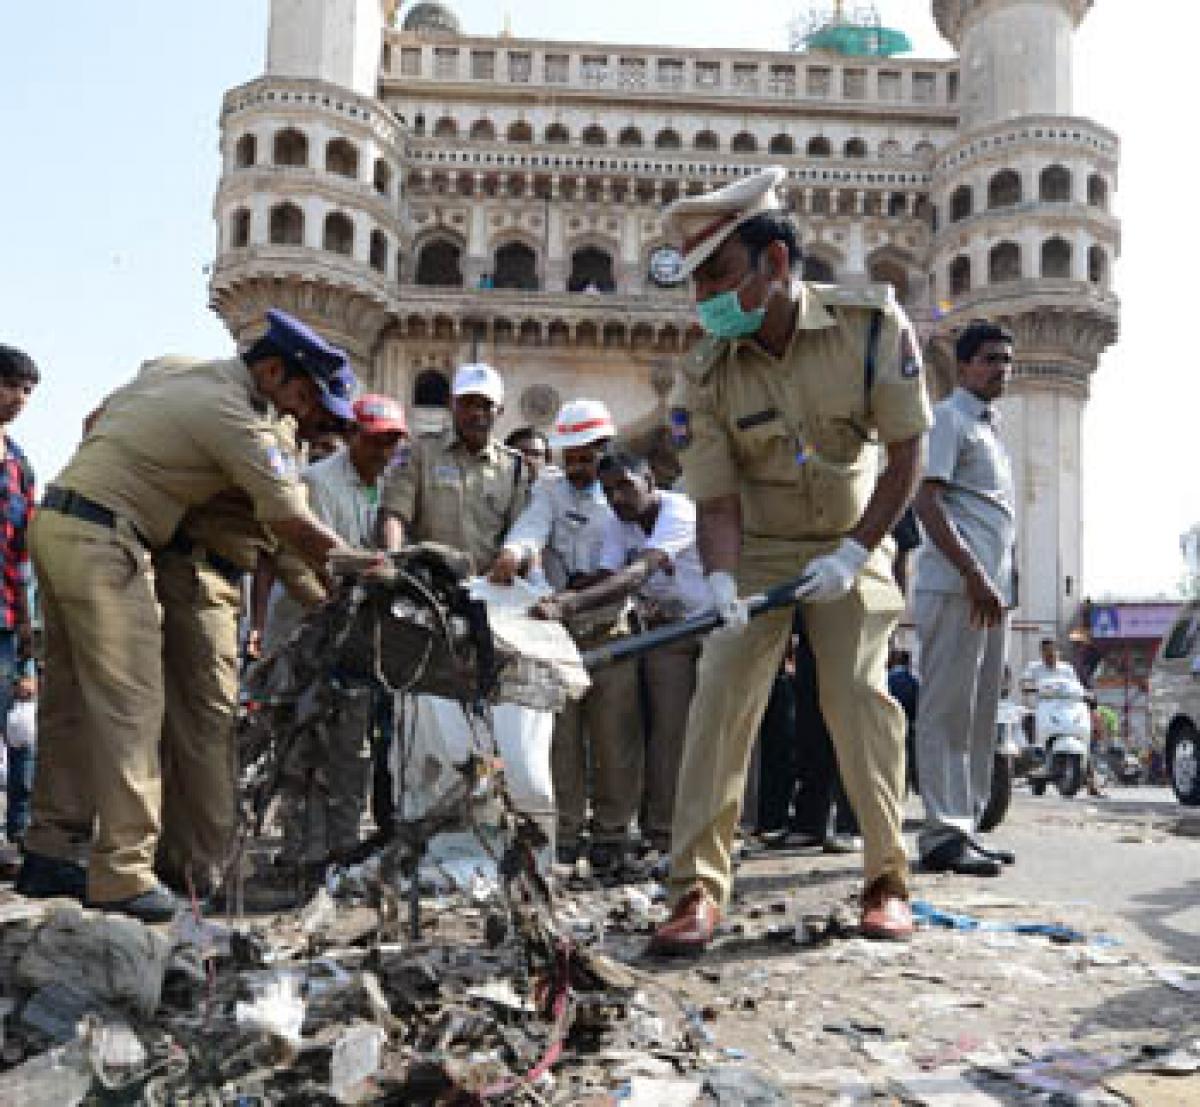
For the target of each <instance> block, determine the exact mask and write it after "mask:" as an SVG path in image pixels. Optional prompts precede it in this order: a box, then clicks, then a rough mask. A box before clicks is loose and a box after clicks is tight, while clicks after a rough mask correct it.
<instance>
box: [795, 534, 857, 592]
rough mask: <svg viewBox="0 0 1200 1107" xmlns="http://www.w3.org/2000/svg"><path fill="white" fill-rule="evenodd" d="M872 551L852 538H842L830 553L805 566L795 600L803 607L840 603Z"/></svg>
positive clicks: (814, 559)
mask: <svg viewBox="0 0 1200 1107" xmlns="http://www.w3.org/2000/svg"><path fill="white" fill-rule="evenodd" d="M870 556H871V551H870V550H867V549H864V548H863V547H862V546H860V545H859V544H858V543H857V542H855V541H854V539H853V538H843V539H842V541H841V545H839V546H838V548H837V549H836V550H834V551H833V553H827V554H822V555H821V556H820V557H814V558H813V559H812V561H810V562H809V563H808V570H807V571H806V572H805V574H804V580H803V581H801V583H800V586H799V587H798V588H797V589H796V599H798V600H804V601H805V602H806V603H831V602H832V601H833V600H840V599H841V598H842V597H843V596H844V595H845V594H846V593H847V592H849V591H850V589H851V588H853V587H854V582H855V581H856V580H857V579H858V574H859V573H861V572H862V569H863V566H864V565H865V564H866V563H867V558H868V557H870Z"/></svg>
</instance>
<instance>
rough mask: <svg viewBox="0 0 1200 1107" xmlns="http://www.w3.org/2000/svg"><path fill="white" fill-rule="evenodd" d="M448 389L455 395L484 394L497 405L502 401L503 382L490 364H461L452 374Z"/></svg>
mask: <svg viewBox="0 0 1200 1107" xmlns="http://www.w3.org/2000/svg"><path fill="white" fill-rule="evenodd" d="M450 391H451V392H452V393H453V394H454V395H455V396H486V397H487V398H488V399H489V400H491V401H492V403H494V404H495V405H496V406H497V407H499V406H500V405H501V404H502V403H504V382H503V381H502V380H501V379H500V374H499V373H497V372H496V370H495V369H493V368H492V367H491V366H490V365H484V363H483V362H482V361H481V362H477V363H476V364H475V365H462V366H460V367H459V369H458V372H457V373H455V374H454V384H453V385H452V386H451V389H450Z"/></svg>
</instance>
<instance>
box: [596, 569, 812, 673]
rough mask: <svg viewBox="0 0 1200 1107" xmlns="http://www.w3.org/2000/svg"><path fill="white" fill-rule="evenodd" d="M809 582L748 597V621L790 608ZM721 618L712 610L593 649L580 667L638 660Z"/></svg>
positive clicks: (711, 627)
mask: <svg viewBox="0 0 1200 1107" xmlns="http://www.w3.org/2000/svg"><path fill="white" fill-rule="evenodd" d="M807 579H808V575H807V574H805V575H803V576H799V577H796V578H795V579H793V580H785V581H783V582H782V583H780V584H776V585H773V586H772V587H771V588H768V589H767V590H766V591H765V592H759V593H757V594H755V595H753V596H750V597H748V598H747V601H746V603H747V608H748V614H749V616H750V618H751V619H755V618H757V617H758V616H759V615H765V614H766V613H767V612H768V611H777V610H779V609H780V608H781V607H790V606H792V605H793V604H795V603H796V589H797V588H799V587H800V585H801V584H802V583H803V582H804V581H805V580H807ZM721 625H722V624H721V616H720V615H718V614H717V613H716V612H715V611H705V612H702V613H701V614H699V615H693V616H692V617H691V618H690V619H683V620H681V621H680V622H678V623H670V624H668V625H667V626H665V627H658V628H657V629H655V630H648V631H646V632H645V633H643V634H632V635H630V636H629V637H628V638H617V639H615V640H614V641H612V642H610V643H608V644H607V645H604V646H596V647H595V648H594V649H590V650H586V651H584V653H583V654H582V659H583V667H584V668H585V669H587V670H588V671H589V672H591V671H592V670H593V669H600V668H603V667H604V666H605V665H615V664H616V663H617V662H618V661H624V660H625V659H626V658H628V657H640V656H641V655H642V654H644V653H649V652H650V651H651V650H657V649H661V648H662V647H663V646H669V645H672V644H673V643H675V642H682V641H684V640H685V639H688V638H697V637H699V636H700V635H702V634H707V633H708V632H709V631H712V630H716V629H717V627H719V626H721Z"/></svg>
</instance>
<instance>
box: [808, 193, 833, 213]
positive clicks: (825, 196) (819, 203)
mask: <svg viewBox="0 0 1200 1107" xmlns="http://www.w3.org/2000/svg"><path fill="white" fill-rule="evenodd" d="M829 211H830V201H829V189H827V188H818V189H817V190H816V191H815V192H814V193H813V194H812V213H813V215H828V214H829Z"/></svg>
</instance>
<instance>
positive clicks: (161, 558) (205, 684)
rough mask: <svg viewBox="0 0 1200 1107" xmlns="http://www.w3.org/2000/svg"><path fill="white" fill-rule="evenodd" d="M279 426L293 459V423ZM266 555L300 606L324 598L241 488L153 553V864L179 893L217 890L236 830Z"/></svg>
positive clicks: (199, 510)
mask: <svg viewBox="0 0 1200 1107" xmlns="http://www.w3.org/2000/svg"><path fill="white" fill-rule="evenodd" d="M275 429H276V432H277V434H278V440H279V445H280V448H281V449H283V450H284V451H286V454H285V456H286V457H287V458H289V459H294V458H295V456H296V447H297V444H296V440H295V435H294V433H293V430H292V427H291V422H290V420H281V421H279V422H277V423H276V424H275ZM264 561H265V562H268V563H269V564H271V565H272V566H273V568H274V571H275V573H276V575H278V576H279V578H280V579H281V580H282V581H283V583H284V586H285V587H286V588H287V589H288V593H289V595H291V596H292V597H293V598H294V599H295V601H296V602H297V603H298V604H300V605H302V606H303V607H305V608H309V607H313V606H315V605H317V604H319V603H321V602H322V601H323V600H324V598H325V588H324V586H323V585H322V584H321V581H320V578H319V577H318V576H317V574H316V573H315V572H313V571H312V569H310V568H309V567H308V566H306V565H305V564H304V563H303V561H302V560H301V559H299V558H298V557H296V556H295V555H294V554H291V553H290V552H289V551H286V550H284V549H283V547H282V545H281V543H280V542H279V540H278V538H277V537H276V536H275V535H274V534H273V533H272V532H271V530H270V528H268V527H266V526H264V525H263V524H262V523H260V522H258V520H257V519H255V517H254V504H253V503H252V502H251V500H250V498H249V497H248V496H247V495H246V494H245V493H244V492H242V491H240V490H232V489H231V490H229V491H226V492H222V493H219V494H218V495H217V496H215V497H213V499H211V500H209V501H208V503H206V504H202V505H201V506H200V507H196V508H192V509H191V510H190V511H189V512H188V513H187V515H185V516H184V519H183V522H182V523H181V524H180V526H179V529H178V530H177V531H176V532H175V536H174V538H173V539H172V540H171V543H170V545H169V546H167V547H166V549H163V550H159V551H158V552H157V553H155V555H154V578H155V580H154V583H155V589H156V592H157V595H158V601H159V604H160V605H161V607H162V618H163V683H164V691H165V694H166V706H165V711H164V717H163V741H162V751H161V760H162V787H163V804H162V834H161V837H160V839H159V848H158V860H157V863H156V865H155V869H156V871H157V873H158V875H159V876H160V878H162V879H163V881H164V882H165V883H166V884H167V885H168V886H169V887H171V888H173V889H176V890H183V889H190V890H194V891H195V892H197V894H200V895H206V894H208V893H209V892H210V891H211V890H212V888H213V886H214V884H215V883H216V881H217V880H218V879H219V875H220V866H221V864H222V863H223V862H224V861H225V859H226V855H227V853H228V850H229V847H230V845H231V843H232V840H233V835H234V833H235V831H236V828H237V744H236V728H235V718H236V709H237V695H238V675H239V657H238V614H239V612H240V610H241V606H242V584H243V580H244V578H245V577H246V576H247V575H248V574H251V573H253V572H255V571H256V569H257V568H258V566H259V565H260V564H261V563H262V562H264Z"/></svg>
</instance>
